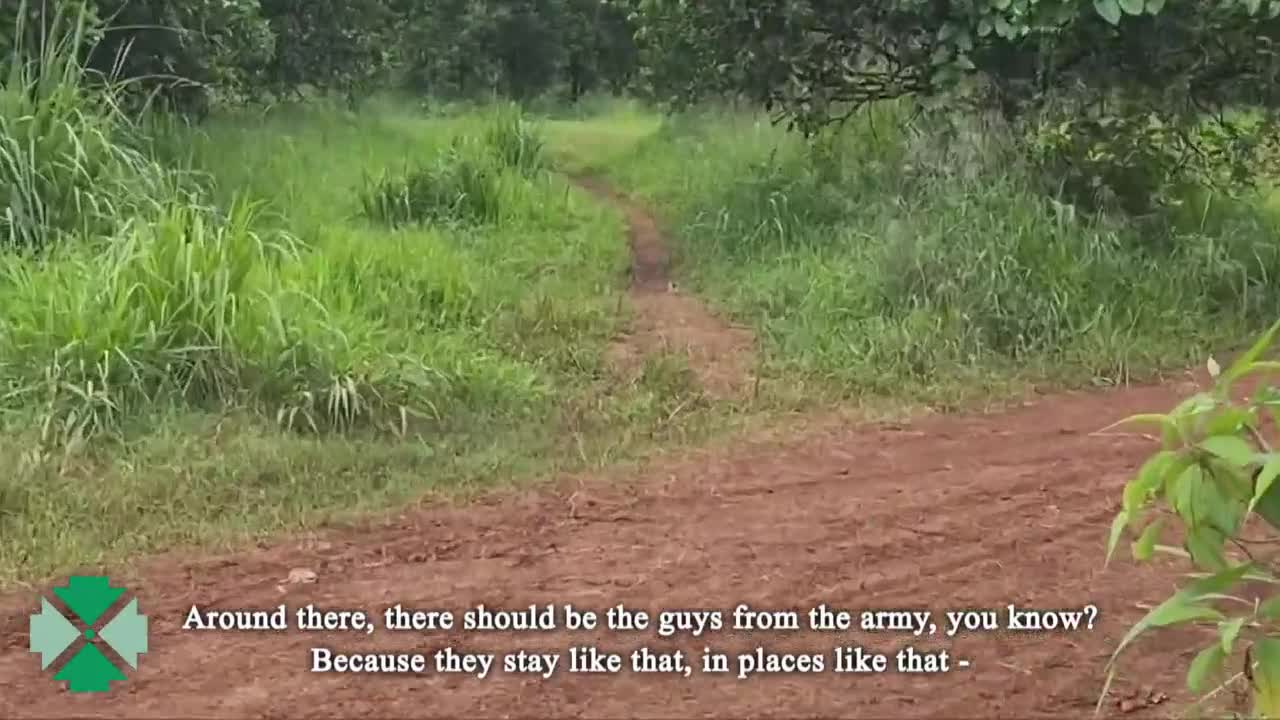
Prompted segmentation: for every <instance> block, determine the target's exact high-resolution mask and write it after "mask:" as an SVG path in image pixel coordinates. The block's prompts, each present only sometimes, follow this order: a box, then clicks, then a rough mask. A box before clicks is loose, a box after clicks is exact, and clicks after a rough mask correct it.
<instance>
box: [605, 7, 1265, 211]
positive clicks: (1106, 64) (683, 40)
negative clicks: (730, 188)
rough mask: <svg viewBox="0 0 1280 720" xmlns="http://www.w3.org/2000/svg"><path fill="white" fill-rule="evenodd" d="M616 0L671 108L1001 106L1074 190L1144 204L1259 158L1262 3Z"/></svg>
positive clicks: (1213, 181) (814, 119)
mask: <svg viewBox="0 0 1280 720" xmlns="http://www.w3.org/2000/svg"><path fill="white" fill-rule="evenodd" d="M628 4H629V5H630V6H631V8H632V10H633V15H632V18H633V20H634V21H635V22H636V23H637V26H638V36H639V38H640V39H641V41H642V46H643V51H644V53H645V57H646V61H647V63H648V67H649V69H650V72H651V74H652V76H653V77H654V79H655V89H657V90H658V91H659V92H661V93H662V94H663V95H664V96H665V97H667V98H668V99H670V100H672V101H674V102H676V103H677V104H686V103H689V102H692V101H696V100H698V99H700V98H703V97H706V96H707V95H709V94H714V95H733V96H741V97H745V98H746V99H748V100H750V101H753V102H758V103H761V104H763V105H765V106H766V107H768V108H769V109H771V110H773V111H775V112H776V114H777V116H778V117H779V118H780V119H785V120H788V121H789V122H790V123H791V124H793V125H794V126H797V127H799V128H800V129H802V130H804V131H806V132H810V133H812V132H815V131H817V130H819V129H820V128H822V127H824V126H826V125H828V124H830V123H832V122H833V121H840V120H843V119H844V118H847V117H848V116H850V115H851V114H852V113H855V112H857V111H859V110H861V109H862V108H864V107H866V106H867V105H868V104H870V103H873V102H876V101H881V100H886V99H892V98H899V97H904V96H910V97H914V98H917V99H921V100H924V101H926V105H927V104H928V103H929V102H933V103H934V104H935V105H937V106H940V107H942V108H943V109H944V111H945V113H947V114H950V115H953V116H955V115H957V114H959V113H957V108H958V107H965V106H968V107H970V108H972V109H977V110H986V111H993V112H998V113H999V114H1000V115H1002V116H1003V118H1004V119H1005V120H1008V121H1015V125H1014V129H1015V131H1018V132H1021V133H1025V134H1026V135H1028V136H1029V137H1028V138H1027V139H1028V149H1029V150H1031V151H1032V153H1031V154H1032V157H1033V159H1035V160H1036V161H1037V162H1040V163H1042V164H1044V165H1045V169H1046V170H1047V171H1048V172H1046V173H1045V175H1046V177H1051V178H1054V179H1056V180H1057V181H1058V182H1059V183H1060V184H1061V186H1062V187H1060V188H1055V189H1061V190H1065V191H1067V193H1068V194H1069V195H1071V196H1073V197H1074V199H1076V200H1081V201H1085V202H1093V201H1097V200H1100V199H1105V198H1106V197H1112V198H1113V199H1116V200H1118V204H1119V205H1121V206H1122V207H1123V208H1124V209H1126V210H1128V211H1130V212H1132V213H1136V214H1145V213H1147V212H1150V211H1152V210H1154V209H1156V207H1158V206H1160V205H1166V204H1169V203H1170V202H1172V201H1173V199H1174V196H1175V195H1176V193H1177V191H1178V189H1179V188H1180V187H1181V186H1184V185H1186V184H1187V183H1195V184H1197V185H1202V186H1203V185H1213V186H1216V187H1219V188H1222V189H1226V190H1233V189H1238V188H1239V187H1241V186H1247V185H1248V181H1249V180H1250V179H1251V178H1252V177H1253V176H1254V175H1255V174H1256V171H1257V169H1258V165H1259V163H1260V162H1264V161H1266V160H1268V159H1269V158H1271V157H1274V149H1272V148H1268V147H1266V145H1267V143H1268V142H1272V143H1273V142H1274V139H1275V136H1276V133H1275V129H1274V128H1275V117H1274V113H1273V111H1274V109H1275V107H1276V101H1277V100H1278V99H1280V96H1278V95H1277V93H1276V90H1277V88H1280V57H1278V56H1277V54H1276V52H1275V44H1276V41H1277V40H1278V39H1280V17H1278V16H1280V3H1277V2H1274V1H1272V0H1215V1H1214V2H1205V3H1189V2H1174V3H1166V2H1165V0H1096V1H1095V0H1089V1H1085V0H977V1H971V2H932V1H930V2H925V1H924V0H876V1H874V2H865V3H856V4H852V5H850V4H848V3H840V2H834V1H831V0H762V1H759V2H755V1H753V2H740V1H739V0H715V1H711V2H698V3H691V2H684V1H683V0H631V1H630V2H629V3H628ZM961 101H965V102H963V103H962V102H961ZM1228 111H1230V112H1228ZM1241 117H1245V118H1247V119H1248V122H1241Z"/></svg>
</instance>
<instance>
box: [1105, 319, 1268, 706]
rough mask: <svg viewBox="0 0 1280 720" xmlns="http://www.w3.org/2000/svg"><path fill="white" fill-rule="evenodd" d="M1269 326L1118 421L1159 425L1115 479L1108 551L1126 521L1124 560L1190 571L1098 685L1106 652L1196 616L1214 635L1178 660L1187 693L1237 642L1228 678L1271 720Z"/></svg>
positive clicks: (1212, 674)
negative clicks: (1119, 495) (1160, 556)
mask: <svg viewBox="0 0 1280 720" xmlns="http://www.w3.org/2000/svg"><path fill="white" fill-rule="evenodd" d="M1278 332H1280V322H1278V323H1276V324H1275V325H1273V326H1272V327H1271V329H1270V330H1269V331H1268V332H1266V333H1265V334H1264V335H1263V336H1262V337H1261V338H1260V339H1259V340H1258V342H1257V343H1255V344H1254V346H1253V347H1252V348H1250V349H1249V350H1248V351H1247V352H1245V353H1244V354H1242V355H1241V356H1240V357H1239V358H1238V359H1237V360H1236V361H1235V362H1234V363H1233V364H1232V365H1231V367H1230V368H1228V369H1227V370H1226V371H1220V369H1219V368H1218V366H1217V365H1216V363H1214V362H1213V361H1212V360H1210V366H1209V370H1210V373H1211V374H1212V375H1214V377H1215V383H1214V386H1213V388H1212V390H1210V391H1209V392H1203V393H1199V394H1197V395H1195V396H1193V397H1190V398H1188V399H1186V400H1185V401H1183V402H1182V403H1180V404H1179V405H1178V406H1177V407H1176V408H1174V409H1173V410H1172V411H1170V412H1168V413H1165V414H1154V413H1153V414H1145V415H1138V416H1134V417H1131V418H1128V419H1127V420H1125V421H1122V422H1124V423H1145V424H1148V425H1152V426H1154V427H1156V428H1158V429H1159V430H1160V432H1161V435H1162V438H1163V446H1162V448H1161V450H1160V451H1159V452H1157V453H1156V454H1154V455H1153V456H1151V457H1150V458H1149V459H1148V460H1147V461H1146V462H1145V463H1144V464H1143V466H1142V468H1141V469H1140V470H1139V471H1138V473H1137V475H1136V476H1135V477H1134V478H1133V479H1132V480H1130V481H1129V483H1128V484H1127V485H1126V486H1125V489H1124V495H1123V507H1122V509H1121V510H1120V512H1119V513H1118V514H1117V515H1116V518H1115V522H1114V523H1113V524H1112V527H1111V536H1110V540H1109V542H1108V544H1107V557H1108V560H1110V558H1111V556H1112V555H1113V553H1114V552H1115V549H1116V547H1117V546H1118V544H1119V541H1120V539H1121V538H1122V537H1123V536H1124V534H1125V532H1126V530H1128V531H1129V532H1131V533H1132V534H1133V535H1134V537H1135V539H1134V541H1133V544H1132V553H1133V557H1134V559H1136V560H1138V561H1146V560H1149V559H1150V558H1151V557H1152V556H1153V555H1154V554H1155V553H1156V552H1161V553H1165V554H1170V555H1174V556H1176V557H1178V558H1181V559H1183V560H1184V561H1189V562H1190V564H1191V565H1192V566H1193V567H1194V569H1195V571H1196V573H1195V574H1194V577H1195V579H1194V580H1193V581H1192V582H1190V583H1189V584H1187V585H1186V586H1184V587H1182V588H1181V589H1179V590H1178V591H1177V592H1175V593H1174V594H1173V595H1172V596H1170V597H1169V598H1168V599H1167V600H1165V601H1164V602H1163V603H1161V604H1160V605H1158V606H1156V607H1155V608H1154V609H1152V610H1151V611H1150V612H1149V613H1147V615H1146V616H1145V617H1143V618H1142V619H1141V620H1140V621H1138V623H1137V624H1135V625H1134V626H1133V627H1132V628H1131V629H1130V631H1129V632H1128V634H1127V635H1125V637H1124V638H1123V639H1122V640H1121V642H1120V644H1119V646H1118V647H1117V648H1116V651H1115V653H1114V655H1113V656H1112V659H1111V662H1110V663H1109V665H1108V668H1109V671H1110V672H1109V674H1108V678H1107V687H1109V686H1110V682H1111V678H1112V677H1113V675H1114V672H1115V667H1116V659H1117V658H1118V656H1119V655H1120V653H1121V652H1122V651H1124V650H1125V649H1126V648H1127V647H1128V646H1129V645H1130V644H1131V643H1132V642H1133V641H1134V640H1135V639H1137V638H1138V637H1139V636H1140V635H1142V634H1143V633H1145V632H1148V631H1150V630H1152V629H1154V628H1164V627H1170V626H1174V625H1184V624H1200V625H1204V626H1206V627H1208V628H1211V629H1213V630H1215V631H1216V632H1215V637H1214V638H1213V640H1212V642H1211V643H1210V644H1209V645H1208V646H1207V647H1205V648H1204V649H1203V650H1201V651H1200V653H1199V654H1198V655H1197V656H1196V657H1195V659H1194V660H1192V662H1191V664H1190V666H1189V668H1188V671H1187V684H1188V686H1189V688H1190V689H1191V691H1192V692H1193V693H1197V694H1200V693H1203V692H1204V691H1206V690H1208V689H1210V688H1211V687H1212V686H1213V685H1214V684H1215V683H1216V682H1218V681H1219V680H1221V676H1222V674H1223V669H1224V667H1225V665H1226V662H1227V661H1228V659H1229V658H1231V657H1232V656H1233V655H1234V654H1235V653H1236V652H1237V651H1238V650H1241V649H1243V650H1244V657H1243V659H1242V663H1241V670H1240V672H1239V673H1236V674H1235V675H1234V676H1232V677H1231V678H1229V679H1227V680H1226V683H1227V684H1231V683H1234V682H1237V681H1241V680H1243V681H1244V682H1247V683H1248V684H1249V685H1251V687H1252V689H1253V711H1252V713H1251V714H1250V717H1260V718H1280V636H1277V631H1278V630H1280V594H1268V593H1269V591H1273V590H1274V588H1275V586H1276V585H1280V577H1277V575H1276V561H1277V557H1276V556H1275V555H1274V553H1270V552H1268V548H1269V547H1271V546H1274V543H1275V542H1276V541H1275V538H1274V537H1271V538H1267V537H1258V533H1260V532H1261V533H1266V534H1274V533H1275V531H1276V530H1278V529H1280V485H1277V484H1276V479H1277V478H1280V452H1277V451H1276V450H1275V449H1274V448H1275V447H1276V442H1277V438H1276V430H1277V421H1278V420H1280V388H1278V387H1277V386H1276V385H1274V384H1273V383H1272V382H1271V381H1270V379H1271V378H1272V377H1274V375H1275V373H1276V372H1277V371H1280V362H1276V361H1272V360H1264V359H1262V358H1263V354H1264V353H1266V352H1267V351H1268V350H1269V349H1270V348H1271V346H1272V345H1273V343H1274V341H1275V338H1276V335H1277V333H1278ZM1250 376H1260V378H1258V379H1260V380H1261V382H1259V383H1258V385H1257V386H1256V387H1255V388H1254V389H1253V392H1252V393H1251V395H1250V396H1249V397H1248V398H1247V399H1237V396H1236V395H1235V394H1233V393H1232V390H1233V389H1234V388H1235V387H1236V386H1237V385H1238V384H1239V383H1240V382H1241V381H1243V380H1245V379H1246V378H1249V379H1251V380H1252V379H1254V378H1251V377H1250ZM1246 527H1250V528H1252V529H1251V531H1250V532H1248V533H1246V531H1245V529H1246ZM1174 532H1176V533H1177V534H1178V535H1180V536H1181V537H1182V547H1181V548H1178V547H1171V546H1167V545H1163V544H1161V541H1162V540H1163V539H1164V538H1165V537H1167V536H1169V535H1170V534H1172V533H1174ZM1105 692H1106V691H1105V689H1104V695H1105Z"/></svg>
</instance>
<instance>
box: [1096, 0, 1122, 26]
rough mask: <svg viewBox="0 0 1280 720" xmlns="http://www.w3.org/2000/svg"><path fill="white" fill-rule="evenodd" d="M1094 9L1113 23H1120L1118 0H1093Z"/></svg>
mask: <svg viewBox="0 0 1280 720" xmlns="http://www.w3.org/2000/svg"><path fill="white" fill-rule="evenodd" d="M1093 9H1094V10H1097V11H1098V14H1099V15H1101V16H1102V19H1103V20H1106V21H1107V22H1109V23H1111V24H1112V25H1119V24H1120V4H1119V3H1118V2H1116V0H1093Z"/></svg>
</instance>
